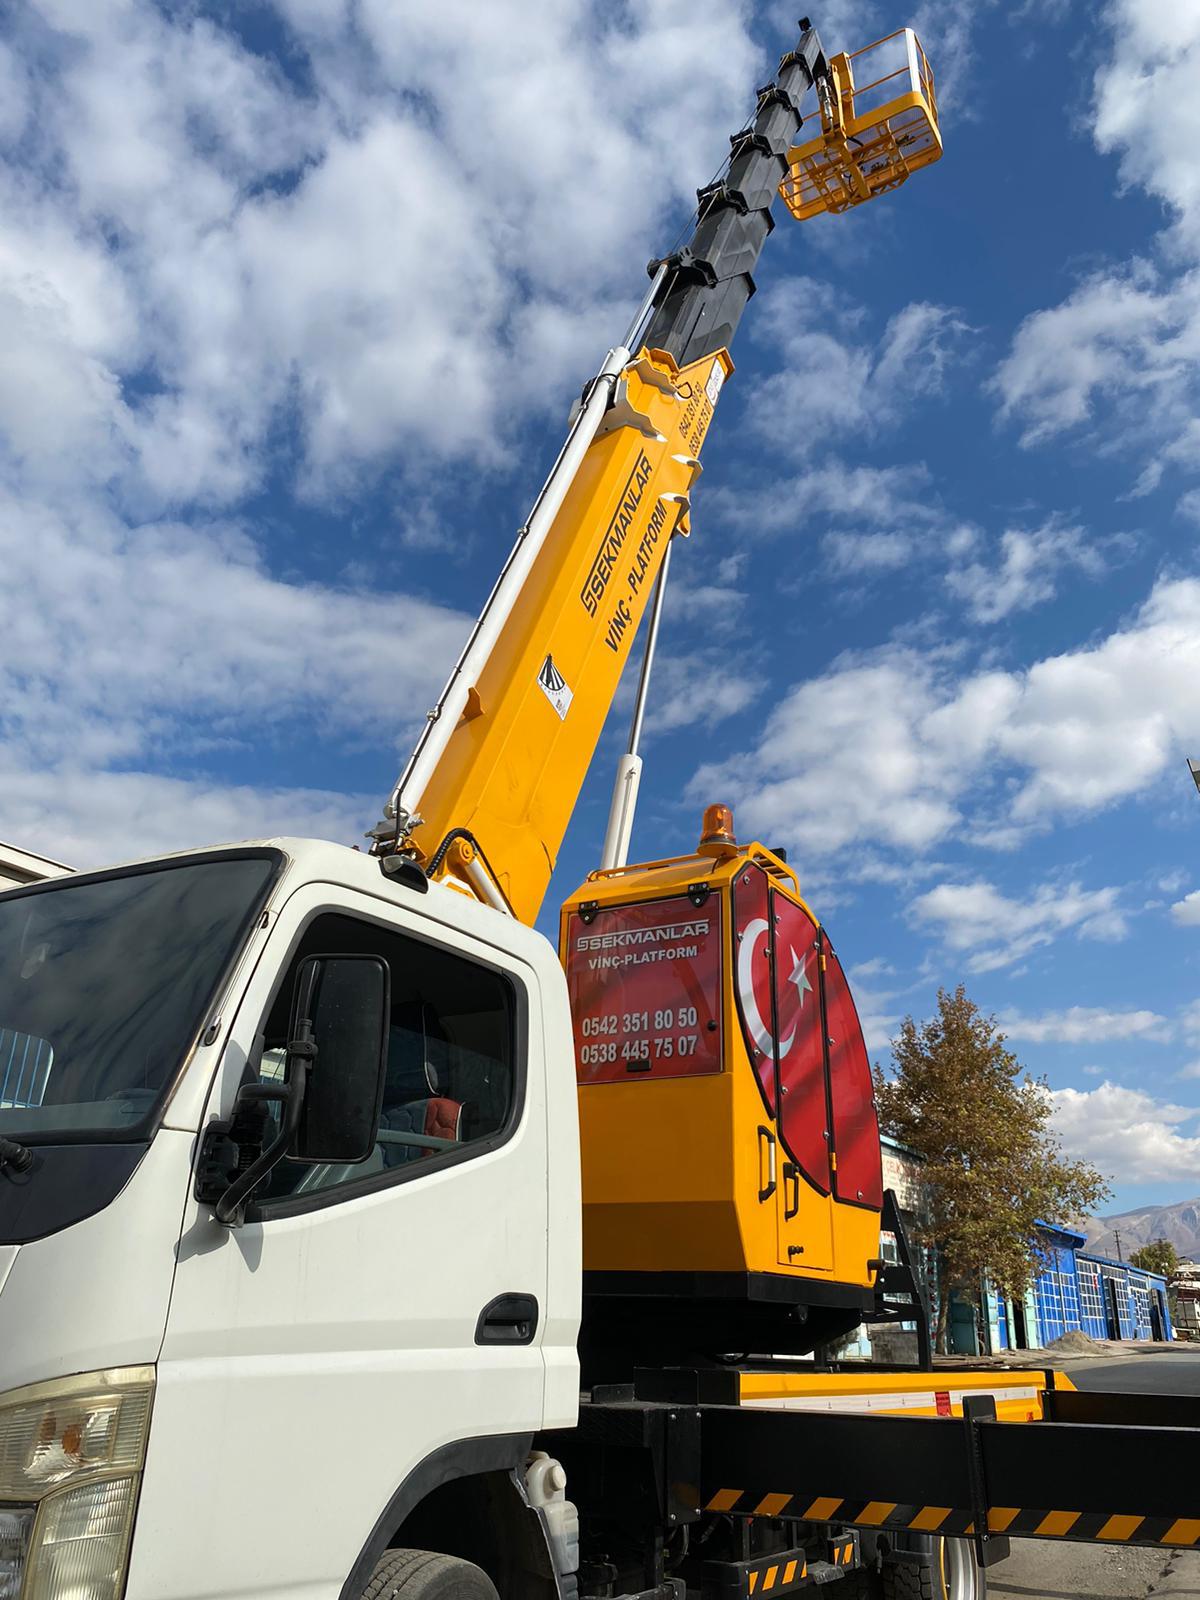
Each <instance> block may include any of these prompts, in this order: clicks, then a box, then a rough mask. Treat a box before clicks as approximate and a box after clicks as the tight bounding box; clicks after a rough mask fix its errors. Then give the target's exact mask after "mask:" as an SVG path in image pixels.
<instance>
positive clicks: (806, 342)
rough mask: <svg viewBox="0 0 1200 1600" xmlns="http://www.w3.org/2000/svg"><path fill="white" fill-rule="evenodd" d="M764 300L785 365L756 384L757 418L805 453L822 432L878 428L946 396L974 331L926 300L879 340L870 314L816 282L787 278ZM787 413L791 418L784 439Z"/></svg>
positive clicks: (773, 435) (760, 317)
mask: <svg viewBox="0 0 1200 1600" xmlns="http://www.w3.org/2000/svg"><path fill="white" fill-rule="evenodd" d="M763 299H764V301H765V304H764V305H763V306H762V308H761V309H759V310H758V312H757V316H756V324H757V328H758V333H757V335H756V336H757V338H758V339H759V341H760V342H762V341H764V340H765V339H766V338H767V337H768V336H769V338H770V343H771V348H772V351H773V353H774V354H775V356H776V359H777V360H778V363H779V368H778V370H777V371H775V372H773V373H772V374H771V375H770V376H769V377H767V378H764V379H762V380H760V381H759V383H758V384H757V385H756V388H755V391H754V394H753V396H752V397H751V399H750V401H749V404H748V414H749V417H750V419H751V423H752V425H753V426H755V427H757V429H758V430H759V431H760V432H761V433H763V434H765V435H766V436H767V437H768V438H769V439H770V440H771V441H772V443H773V444H776V445H779V444H781V442H782V446H783V448H784V449H785V451H786V450H787V449H789V448H790V449H791V450H792V451H793V452H794V453H796V454H797V455H801V456H804V455H807V453H808V451H809V449H810V446H811V440H812V437H813V435H814V433H816V432H817V431H819V430H826V431H827V430H828V429H830V428H831V427H832V428H834V429H838V428H841V429H849V428H855V427H858V426H860V425H861V424H862V423H864V422H866V421H867V420H868V418H869V419H870V423H871V426H872V428H873V429H878V428H881V427H883V426H886V425H888V424H891V423H894V422H897V421H899V420H900V418H901V417H902V416H903V415H904V414H905V413H906V412H907V411H908V410H909V409H910V407H911V406H912V405H913V404H914V403H915V402H916V401H918V400H921V399H927V398H930V397H932V396H935V395H937V394H939V393H940V392H941V391H942V389H943V387H944V384H945V378H946V374H947V371H948V370H949V368H950V367H951V365H952V364H953V363H954V362H956V361H957V360H959V359H961V356H962V350H963V346H964V341H965V338H966V335H967V334H968V333H969V332H970V329H969V328H968V326H967V324H966V323H965V322H964V321H963V320H962V318H961V316H960V315H959V314H958V313H957V312H956V311H954V310H952V309H951V308H950V307H948V306H939V305H930V304H928V303H926V302H921V301H917V302H913V303H912V304H910V305H907V306H905V307H904V308H903V309H902V310H901V311H899V312H897V313H896V315H895V316H893V317H892V318H891V319H890V321H889V322H888V323H887V326H886V327H885V328H884V329H883V332H882V335H881V336H880V338H879V340H878V342H876V340H875V338H874V337H873V335H871V334H870V333H869V332H868V331H867V330H866V328H865V322H866V313H865V310H864V308H863V307H861V306H859V305H858V304H856V303H855V302H853V301H850V300H847V299H844V298H842V297H841V296H839V295H838V294H837V293H836V292H835V291H833V290H831V289H830V288H829V287H828V286H827V285H824V284H821V283H819V282H817V281H816V280H814V279H812V278H788V279H785V280H783V281H782V282H781V283H778V284H777V285H775V286H774V287H773V288H771V289H769V290H767V291H765V292H764V295H763ZM764 330H766V331H765V332H764ZM781 417H786V418H787V419H788V427H787V429H786V431H785V434H784V435H783V436H782V440H781V434H780V427H779V419H780V418H781Z"/></svg>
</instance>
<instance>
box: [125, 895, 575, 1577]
mask: <svg viewBox="0 0 1200 1600" xmlns="http://www.w3.org/2000/svg"><path fill="white" fill-rule="evenodd" d="M329 899H330V896H329V894H328V892H326V891H323V890H322V889H321V888H320V886H316V885H312V886H307V887H304V888H301V889H299V890H297V892H296V894H294V895H293V896H292V898H291V900H289V901H288V902H287V904H286V905H285V906H284V907H283V909H282V911H281V913H280V920H279V923H278V925H277V926H276V928H275V930H274V932H273V934H272V936H271V938H270V939H269V941H268V943H267V946H266V952H265V954H264V957H263V959H262V961H261V962H260V963H259V968H258V970H257V972H256V974H255V976H254V978H253V979H252V980H251V984H250V988H249V990H248V992H247V995H246V998H245V999H244V1001H243V1003H242V1006H241V1008H240V1010H239V1013H238V1016H237V1019H236V1022H235V1025H234V1029H233V1033H232V1036H231V1039H230V1042H229V1044H228V1046H227V1048H226V1056H225V1060H224V1063H223V1067H222V1069H221V1071H220V1073H219V1074H218V1086H217V1088H215V1089H214V1097H215V1096H217V1095H219V1096H220V1101H219V1103H220V1106H221V1109H222V1111H223V1113H224V1114H225V1115H228V1113H229V1110H230V1108H231V1106H232V1100H233V1094H234V1092H235V1091H236V1085H237V1083H238V1081H239V1080H240V1079H241V1078H242V1076H243V1074H244V1073H247V1074H252V1073H257V1074H259V1075H260V1076H263V1077H270V1076H272V1075H277V1074H278V1073H279V1072H280V1070H281V1056H280V1053H279V1049H278V1047H279V1046H280V1045H281V1044H282V1043H283V1042H285V1035H286V1026H287V1008H288V992H289V990H290V988H291V978H290V974H291V973H292V972H293V971H294V969H295V967H296V965H297V962H298V961H299V959H300V958H301V957H302V956H304V955H307V954H313V953H318V952H324V953H326V954H333V953H370V954H377V955H380V956H382V957H383V958H384V959H385V960H386V961H387V963H388V965H389V968H390V972H391V1036H390V1043H389V1054H388V1075H387V1076H388V1082H387V1087H386V1089H385V1093H384V1110H383V1126H382V1130H381V1134H380V1142H379V1143H378V1145H377V1146H376V1149H375V1151H374V1153H373V1154H372V1155H371V1156H370V1157H369V1158H368V1160H367V1161H366V1162H364V1163H362V1164H361V1165H360V1166H343V1167H336V1168H335V1167H324V1168H321V1167H313V1166H309V1167H301V1166H299V1165H298V1164H295V1163H284V1164H283V1165H281V1166H280V1167H278V1168H276V1170H275V1172H274V1173H273V1174H272V1176H271V1180H270V1182H269V1187H268V1190H267V1192H266V1193H265V1194H264V1195H263V1196H262V1200H261V1204H260V1205H259V1206H258V1208H257V1210H256V1211H252V1212H251V1213H250V1214H249V1215H248V1217H247V1220H246V1222H245V1224H244V1225H243V1226H242V1227H241V1228H238V1229H235V1230H228V1229H225V1228H223V1227H221V1226H220V1225H219V1224H218V1223H216V1221H215V1220H214V1219H213V1216H212V1213H211V1211H210V1210H209V1209H208V1208H206V1207H202V1206H197V1204H196V1203H195V1202H194V1201H192V1200H190V1199H189V1202H188V1206H187V1210H186V1214H185V1217H184V1228H183V1234H182V1239H181V1244H180V1252H179V1263H178V1268H177V1272H176V1278H175V1287H174V1294H173V1298H172V1302H171V1310H170V1317H169V1321H168V1326H167V1332H166V1338H165V1342H164V1346H163V1351H162V1357H161V1361H160V1365H159V1369H158V1387H157V1392H156V1395H155V1402H154V1405H155V1420H154V1429H153V1440H152V1443H151V1446H150V1454H151V1463H150V1464H151V1466H152V1467H154V1466H155V1461H154V1458H155V1457H156V1456H160V1457H161V1458H162V1464H161V1465H158V1466H157V1469H156V1470H151V1471H149V1472H148V1474H147V1479H146V1488H147V1491H148V1493H149V1495H150V1496H154V1498H153V1499H149V1500H148V1497H147V1495H146V1494H144V1495H143V1502H142V1506H141V1509H140V1513H139V1514H140V1515H141V1516H142V1517H143V1518H145V1517H151V1518H156V1517H157V1518H161V1519H164V1520H165V1521H167V1522H169V1524H170V1526H171V1528H172V1530H173V1535H172V1541H160V1542H156V1543H155V1545H154V1546H153V1548H154V1549H156V1550H162V1551H165V1550H166V1549H167V1548H168V1547H169V1546H170V1545H171V1543H172V1542H174V1544H175V1546H176V1548H175V1550H174V1552H173V1555H172V1557H171V1561H170V1568H169V1571H156V1572H148V1571H140V1570H135V1572H134V1573H133V1574H131V1591H130V1592H131V1595H134V1596H154V1597H155V1600H184V1597H185V1596H186V1597H195V1596H200V1595H216V1594H220V1595H222V1596H225V1597H228V1600H233V1597H244V1600H250V1597H251V1596H255V1597H261V1596H263V1595H265V1594H267V1593H271V1594H277V1595H285V1594H287V1595H297V1596H298V1595H301V1594H304V1595H313V1596H317V1595H326V1594H328V1595H336V1594H337V1593H339V1591H340V1588H341V1585H342V1584H343V1582H344V1581H345V1579H346V1577H347V1575H348V1574H349V1572H350V1570H351V1568H352V1567H353V1565H354V1563H355V1561H356V1559H357V1558H358V1556H359V1553H360V1551H361V1549H362V1548H363V1546H364V1544H365V1543H366V1541H367V1539H368V1537H369V1536H370V1535H371V1533H372V1530H373V1529H374V1527H375V1524H376V1522H377V1520H378V1519H380V1518H383V1517H385V1516H386V1515H387V1508H388V1505H389V1501H390V1500H391V1498H392V1496H393V1495H394V1494H395V1493H396V1491H397V1490H398V1488H399V1486H400V1485H401V1484H402V1483H403V1482H404V1479H405V1478H406V1476H407V1475H408V1474H409V1472H410V1471H411V1470H412V1469H413V1468H414V1467H415V1466H416V1465H417V1464H418V1463H420V1462H422V1461H424V1460H425V1458H427V1457H429V1456H430V1455H432V1454H433V1453H434V1452H436V1451H438V1450H439V1448H441V1447H444V1446H448V1445H450V1444H457V1442H459V1441H473V1440H474V1441H478V1440H482V1441H484V1442H483V1444H482V1445H480V1446H478V1448H479V1450H480V1452H481V1454H480V1461H481V1463H483V1464H485V1465H486V1464H488V1458H487V1455H486V1451H487V1449H488V1448H489V1446H488V1442H487V1441H489V1440H491V1439H494V1438H495V1436H497V1435H504V1436H509V1437H512V1436H519V1435H528V1434H530V1433H532V1432H533V1431H534V1430H535V1429H536V1428H537V1427H539V1426H540V1425H541V1420H542V1415H543V1395H544V1386H545V1382H544V1372H545V1368H544V1361H543V1352H542V1349H541V1348H540V1347H541V1343H542V1334H543V1327H544V1325H545V1320H546V1318H547V1315H548V1313H549V1312H551V1311H552V1309H553V1308H548V1307H547V1305H546V1296H547V1279H548V1270H547V1258H548V1245H547V1239H548V1229H549V1217H548V1203H547V1125H546V1124H547V1108H546V1100H545V1083H544V1057H543V1048H542V1029H541V1015H542V1005H541V1002H540V1000H539V995H538V986H537V974H536V972H535V971H534V970H533V969H531V968H529V967H527V966H525V965H524V964H523V963H522V962H520V961H519V960H518V959H517V958H515V957H510V956H507V955H503V954H501V953H499V952H497V951H496V950H494V949H493V948H491V947H490V946H487V945H484V944H482V943H480V942H479V941H476V940H473V939H471V938H469V937H468V936H466V935H464V934H462V933H460V932H458V931H457V930H453V929H450V928H447V927H444V926H442V925H440V924H438V923H436V922H433V921H431V920H428V919H424V918H419V917H416V916H413V915H409V916H408V917H407V921H406V920H405V916H404V912H403V911H402V910H401V909H400V908H398V907H397V906H395V905H394V903H391V902H384V901H376V900H374V899H372V898H371V897H369V896H366V895H354V894H351V893H349V892H347V891H343V890H338V891H337V894H336V900H337V904H336V906H333V907H331V906H330V904H329ZM320 1069H321V1064H320V1063H319V1062H318V1063H317V1064H316V1066H315V1067H314V1071H319V1070H320ZM214 1103H216V1101H215V1100H214ZM554 1314H555V1315H556V1316H557V1317H558V1319H559V1320H558V1321H557V1322H556V1323H553V1324H552V1330H553V1339H554V1342H555V1345H557V1344H558V1343H560V1342H564V1341H565V1340H566V1338H567V1337H568V1333H567V1329H566V1321H564V1319H563V1309H562V1307H558V1308H557V1309H556V1311H554ZM568 1320H569V1319H568ZM569 1339H570V1342H571V1343H573V1341H574V1325H573V1326H572V1328H571V1329H570V1331H569ZM518 1442H519V1441H518ZM472 1448H475V1447H474V1446H473V1447H472ZM491 1448H492V1449H493V1453H495V1452H494V1446H493V1447H491ZM135 1563H136V1553H135ZM189 1572H190V1573H191V1574H193V1575H194V1577H193V1578H191V1579H187V1580H185V1579H184V1578H183V1577H182V1575H183V1574H187V1573H189ZM135 1580H136V1581H135Z"/></svg>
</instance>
